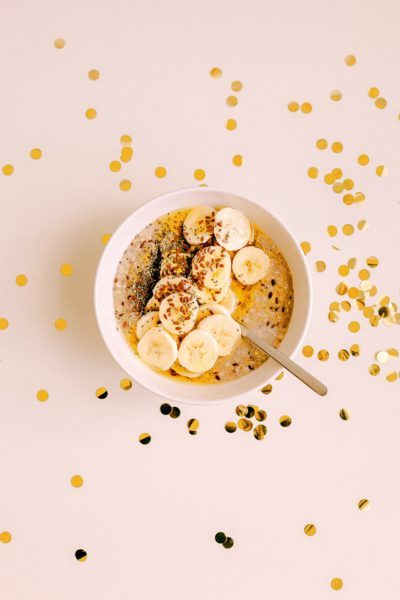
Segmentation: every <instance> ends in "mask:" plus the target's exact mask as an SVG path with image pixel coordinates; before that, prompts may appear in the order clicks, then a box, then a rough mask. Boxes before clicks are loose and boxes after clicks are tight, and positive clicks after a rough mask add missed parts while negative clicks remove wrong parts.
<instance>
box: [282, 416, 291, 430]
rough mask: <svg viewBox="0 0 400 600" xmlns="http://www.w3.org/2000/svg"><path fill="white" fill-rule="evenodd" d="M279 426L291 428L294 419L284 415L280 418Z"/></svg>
mask: <svg viewBox="0 0 400 600" xmlns="http://www.w3.org/2000/svg"><path fill="white" fill-rule="evenodd" d="M279 424H280V425H281V426H282V427H289V426H290V425H291V424H292V419H291V418H290V417H289V416H288V415H283V416H282V417H280V418H279Z"/></svg>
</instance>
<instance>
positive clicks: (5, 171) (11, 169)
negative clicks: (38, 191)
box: [2, 165, 14, 177]
mask: <svg viewBox="0 0 400 600" xmlns="http://www.w3.org/2000/svg"><path fill="white" fill-rule="evenodd" d="M2 171H3V175H6V177H9V176H10V175H12V174H13V173H14V167H13V166H12V165H4V166H3V167H2Z"/></svg>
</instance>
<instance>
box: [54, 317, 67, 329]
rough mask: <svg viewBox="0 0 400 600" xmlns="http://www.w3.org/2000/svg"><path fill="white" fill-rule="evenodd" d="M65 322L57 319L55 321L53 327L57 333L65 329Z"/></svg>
mask: <svg viewBox="0 0 400 600" xmlns="http://www.w3.org/2000/svg"><path fill="white" fill-rule="evenodd" d="M67 325H68V323H67V321H66V320H65V319H62V318H59V319H56V320H55V322H54V327H55V328H56V329H57V330H58V331H64V329H66V328H67Z"/></svg>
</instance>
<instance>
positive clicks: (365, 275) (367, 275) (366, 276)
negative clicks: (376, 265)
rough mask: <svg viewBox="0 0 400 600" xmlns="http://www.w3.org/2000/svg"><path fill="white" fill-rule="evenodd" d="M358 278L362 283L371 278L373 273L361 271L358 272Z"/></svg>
mask: <svg viewBox="0 0 400 600" xmlns="http://www.w3.org/2000/svg"><path fill="white" fill-rule="evenodd" d="M358 276H359V278H360V279H361V280H362V281H366V280H367V279H369V278H370V277H371V273H370V272H369V271H368V269H361V270H360V271H359V272H358Z"/></svg>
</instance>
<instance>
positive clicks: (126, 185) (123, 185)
mask: <svg viewBox="0 0 400 600" xmlns="http://www.w3.org/2000/svg"><path fill="white" fill-rule="evenodd" d="M131 187H132V182H131V181H129V179H123V180H122V181H120V182H119V188H120V190H122V191H123V192H128V191H129V190H130V189H131Z"/></svg>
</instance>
